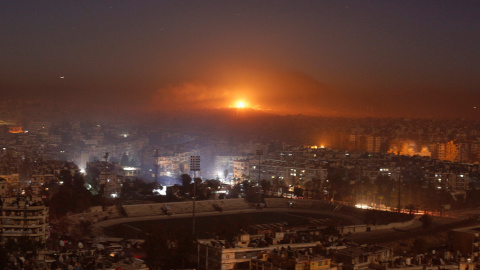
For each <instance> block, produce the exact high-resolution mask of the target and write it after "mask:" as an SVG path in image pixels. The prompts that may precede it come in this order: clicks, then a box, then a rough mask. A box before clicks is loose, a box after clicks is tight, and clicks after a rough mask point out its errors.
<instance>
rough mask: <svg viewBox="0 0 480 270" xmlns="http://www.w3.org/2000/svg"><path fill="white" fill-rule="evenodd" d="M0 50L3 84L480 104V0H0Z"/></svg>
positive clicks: (367, 102)
mask: <svg viewBox="0 0 480 270" xmlns="http://www.w3.org/2000/svg"><path fill="white" fill-rule="evenodd" d="M0 55H1V57H0V93H1V95H0V98H19V99H37V100H38V99H50V100H56V101H65V102H73V103H75V104H77V105H78V104H87V103H88V104H89V105H91V104H106V103H108V104H113V105H112V106H115V107H117V108H119V109H123V110H130V111H132V112H136V113H141V112H148V113H162V111H165V110H168V111H172V110H173V111H175V110H191V109H193V110H195V109H213V108H224V107H228V106H235V105H236V104H237V102H238V101H243V102H245V104H246V106H247V107H250V108H255V109H259V110H266V111H269V112H273V113H280V114H307V115H329V116H331V115H333V116H357V117H358V116H377V117H387V116H407V117H469V118H474V117H477V116H479V115H480V114H479V112H478V111H477V110H480V99H479V98H480V76H479V71H480V1H437V0H435V1H433V0H432V1H418V0H414V1H333V0H332V1H300V0H295V1H293V0H292V1H279V0H276V1H248V0H242V1H233V0H231V1H230V0H223V1H193V0H192V1H180V0H175V1H173V0H172V1H160V0H156V1H133V0H132V1H100V0H95V1H68V0H59V1H50V0H43V1H38V0H32V1H18V0H0ZM477 106H478V107H479V109H475V107H477Z"/></svg>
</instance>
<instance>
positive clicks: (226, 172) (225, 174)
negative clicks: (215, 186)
mask: <svg viewBox="0 0 480 270" xmlns="http://www.w3.org/2000/svg"><path fill="white" fill-rule="evenodd" d="M223 175H224V176H225V183H226V182H227V176H228V170H227V169H225V171H223Z"/></svg>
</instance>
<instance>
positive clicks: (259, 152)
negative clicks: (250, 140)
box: [255, 150, 263, 184]
mask: <svg viewBox="0 0 480 270" xmlns="http://www.w3.org/2000/svg"><path fill="white" fill-rule="evenodd" d="M255 154H256V155H257V156H258V184H260V157H261V156H262V155H263V150H257V151H256V152H255Z"/></svg>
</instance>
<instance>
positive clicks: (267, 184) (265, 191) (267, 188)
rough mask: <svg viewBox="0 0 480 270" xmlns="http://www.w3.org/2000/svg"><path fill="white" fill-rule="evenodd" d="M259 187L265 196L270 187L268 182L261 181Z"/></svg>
mask: <svg viewBox="0 0 480 270" xmlns="http://www.w3.org/2000/svg"><path fill="white" fill-rule="evenodd" d="M260 185H261V186H262V190H263V194H265V195H267V194H268V193H269V191H270V188H271V187H272V184H271V183H270V181H268V180H265V179H263V180H262V181H260Z"/></svg>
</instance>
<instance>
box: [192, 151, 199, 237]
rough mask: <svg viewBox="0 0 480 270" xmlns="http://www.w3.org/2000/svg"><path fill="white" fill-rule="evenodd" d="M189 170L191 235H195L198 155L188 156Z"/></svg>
mask: <svg viewBox="0 0 480 270" xmlns="http://www.w3.org/2000/svg"><path fill="white" fill-rule="evenodd" d="M190 171H192V172H193V210H192V219H193V220H192V235H193V237H195V199H196V198H195V197H196V196H197V187H196V184H195V178H196V172H198V171H200V156H190Z"/></svg>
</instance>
